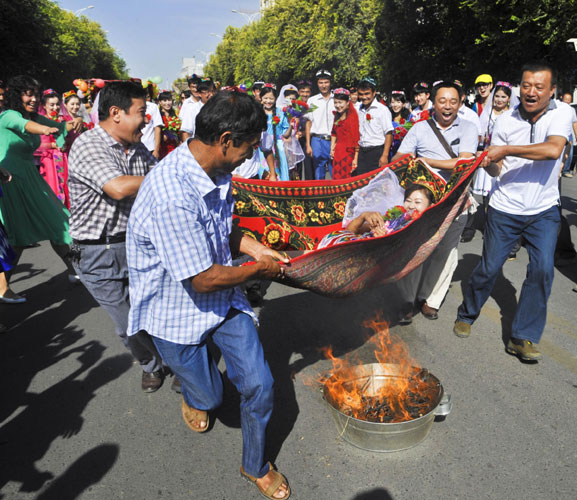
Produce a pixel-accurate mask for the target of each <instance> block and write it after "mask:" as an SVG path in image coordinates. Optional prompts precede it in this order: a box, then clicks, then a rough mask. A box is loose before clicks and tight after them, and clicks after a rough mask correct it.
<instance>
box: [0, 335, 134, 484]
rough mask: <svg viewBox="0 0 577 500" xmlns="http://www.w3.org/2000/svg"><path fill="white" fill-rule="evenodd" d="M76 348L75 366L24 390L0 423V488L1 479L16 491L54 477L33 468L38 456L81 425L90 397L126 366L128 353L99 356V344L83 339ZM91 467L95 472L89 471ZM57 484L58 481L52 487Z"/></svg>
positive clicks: (77, 430) (127, 368)
mask: <svg viewBox="0 0 577 500" xmlns="http://www.w3.org/2000/svg"><path fill="white" fill-rule="evenodd" d="M83 347H84V348H83V349H82V348H79V349H78V350H82V354H81V355H80V356H79V357H78V361H79V362H80V367H79V368H78V369H77V370H75V371H74V372H72V373H71V374H70V375H68V376H66V377H64V378H63V379H62V380H61V381H60V382H57V383H56V384H54V385H53V386H51V387H50V388H48V389H46V390H45V391H43V392H41V393H39V394H32V393H27V394H26V408H25V409H24V410H23V411H22V412H20V413H18V414H17V415H16V416H15V417H14V418H12V419H11V420H10V421H8V423H6V424H5V425H3V426H2V427H1V428H0V443H1V446H0V463H1V467H0V488H2V487H3V486H4V485H5V484H6V483H7V482H9V481H11V482H16V483H20V484H21V486H20V491H23V492H35V491H38V490H40V488H42V486H43V485H44V484H45V483H46V481H49V480H51V479H52V478H53V477H54V476H53V474H52V473H51V472H49V471H42V470H39V469H38V468H37V466H36V462H37V461H39V460H41V459H42V458H43V457H44V455H45V454H46V452H47V451H48V449H49V448H50V446H51V444H52V442H53V441H54V440H55V439H56V438H58V437H62V438H64V439H69V438H71V437H72V436H74V435H76V434H78V432H80V430H81V429H82V426H83V423H84V419H83V418H82V412H83V411H84V409H85V408H86V406H87V405H88V403H89V402H90V401H91V400H92V399H93V398H94V397H95V393H96V391H97V390H98V388H100V387H102V386H104V385H106V384H107V383H109V382H111V381H112V380H114V379H116V378H118V377H119V376H120V375H122V374H123V373H124V372H126V371H127V370H129V369H130V367H131V366H132V357H131V356H130V355H129V354H122V355H118V356H114V357H112V358H108V359H105V360H104V361H102V362H100V363H99V364H98V365H96V366H94V368H92V369H90V371H89V372H88V374H87V375H86V376H85V377H84V379H79V377H80V375H82V374H83V373H84V372H86V371H87V370H88V369H89V368H90V367H91V366H93V365H94V364H95V363H96V362H98V360H99V359H100V357H101V355H102V351H103V347H102V346H100V345H99V344H98V343H95V342H94V343H91V342H88V343H87V344H85V346H83ZM95 472H96V471H95ZM57 487H58V486H57Z"/></svg>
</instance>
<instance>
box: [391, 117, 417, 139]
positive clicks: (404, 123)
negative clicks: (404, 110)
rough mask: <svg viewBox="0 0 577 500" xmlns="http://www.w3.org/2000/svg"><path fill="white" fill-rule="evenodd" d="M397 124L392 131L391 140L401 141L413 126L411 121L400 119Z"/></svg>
mask: <svg viewBox="0 0 577 500" xmlns="http://www.w3.org/2000/svg"><path fill="white" fill-rule="evenodd" d="M398 123H399V124H398V125H397V126H396V127H395V129H394V130H393V140H395V141H402V140H403V139H404V138H405V136H406V135H407V132H408V131H409V130H410V129H411V127H412V126H413V125H414V124H413V122H412V121H410V120H405V119H404V118H401V119H400V120H399V122H398Z"/></svg>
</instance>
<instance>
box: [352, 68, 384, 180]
mask: <svg viewBox="0 0 577 500" xmlns="http://www.w3.org/2000/svg"><path fill="white" fill-rule="evenodd" d="M376 87H377V83H376V81H375V80H374V79H373V78H371V77H366V78H363V79H362V80H361V81H360V82H359V85H358V86H357V91H358V94H359V102H358V104H357V110H358V112H359V132H360V135H361V140H360V141H359V159H358V166H357V170H356V171H355V175H361V174H366V173H367V172H371V171H372V170H375V169H377V168H379V167H382V166H383V165H386V164H387V163H389V151H390V150H391V145H392V144H393V119H392V116H391V112H390V111H389V109H388V108H387V107H386V106H385V105H384V104H381V103H380V102H379V101H377V100H376V96H377V88H376Z"/></svg>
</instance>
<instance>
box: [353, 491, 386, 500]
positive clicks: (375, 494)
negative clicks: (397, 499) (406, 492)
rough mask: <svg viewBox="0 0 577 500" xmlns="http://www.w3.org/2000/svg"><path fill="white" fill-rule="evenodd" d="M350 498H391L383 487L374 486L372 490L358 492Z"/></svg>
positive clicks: (382, 499) (380, 499)
mask: <svg viewBox="0 0 577 500" xmlns="http://www.w3.org/2000/svg"><path fill="white" fill-rule="evenodd" d="M351 500H393V497H392V496H391V495H390V494H389V492H388V491H387V490H385V489H383V488H375V489H374V490H370V491H365V492H362V493H359V494H358V495H356V496H355V497H353V498H351Z"/></svg>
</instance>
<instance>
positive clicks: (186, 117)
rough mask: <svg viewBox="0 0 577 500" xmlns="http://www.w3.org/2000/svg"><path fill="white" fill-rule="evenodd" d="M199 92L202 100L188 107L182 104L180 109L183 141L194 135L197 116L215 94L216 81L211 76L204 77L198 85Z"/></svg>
mask: <svg viewBox="0 0 577 500" xmlns="http://www.w3.org/2000/svg"><path fill="white" fill-rule="evenodd" d="M197 92H198V97H199V99H200V100H199V101H198V102H195V103H192V104H190V105H188V106H187V107H186V108H185V107H184V106H182V109H181V110H180V119H181V121H182V124H181V126H180V130H181V132H182V140H183V141H186V140H187V139H188V138H189V137H194V131H195V129H196V116H197V115H198V113H200V110H201V109H202V107H203V106H204V105H205V104H206V102H207V101H208V100H209V99H210V98H211V97H212V96H213V95H214V94H215V92H216V87H215V85H214V82H213V81H212V80H211V79H209V78H207V79H203V80H202V81H201V82H200V83H199V84H198V86H197Z"/></svg>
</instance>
